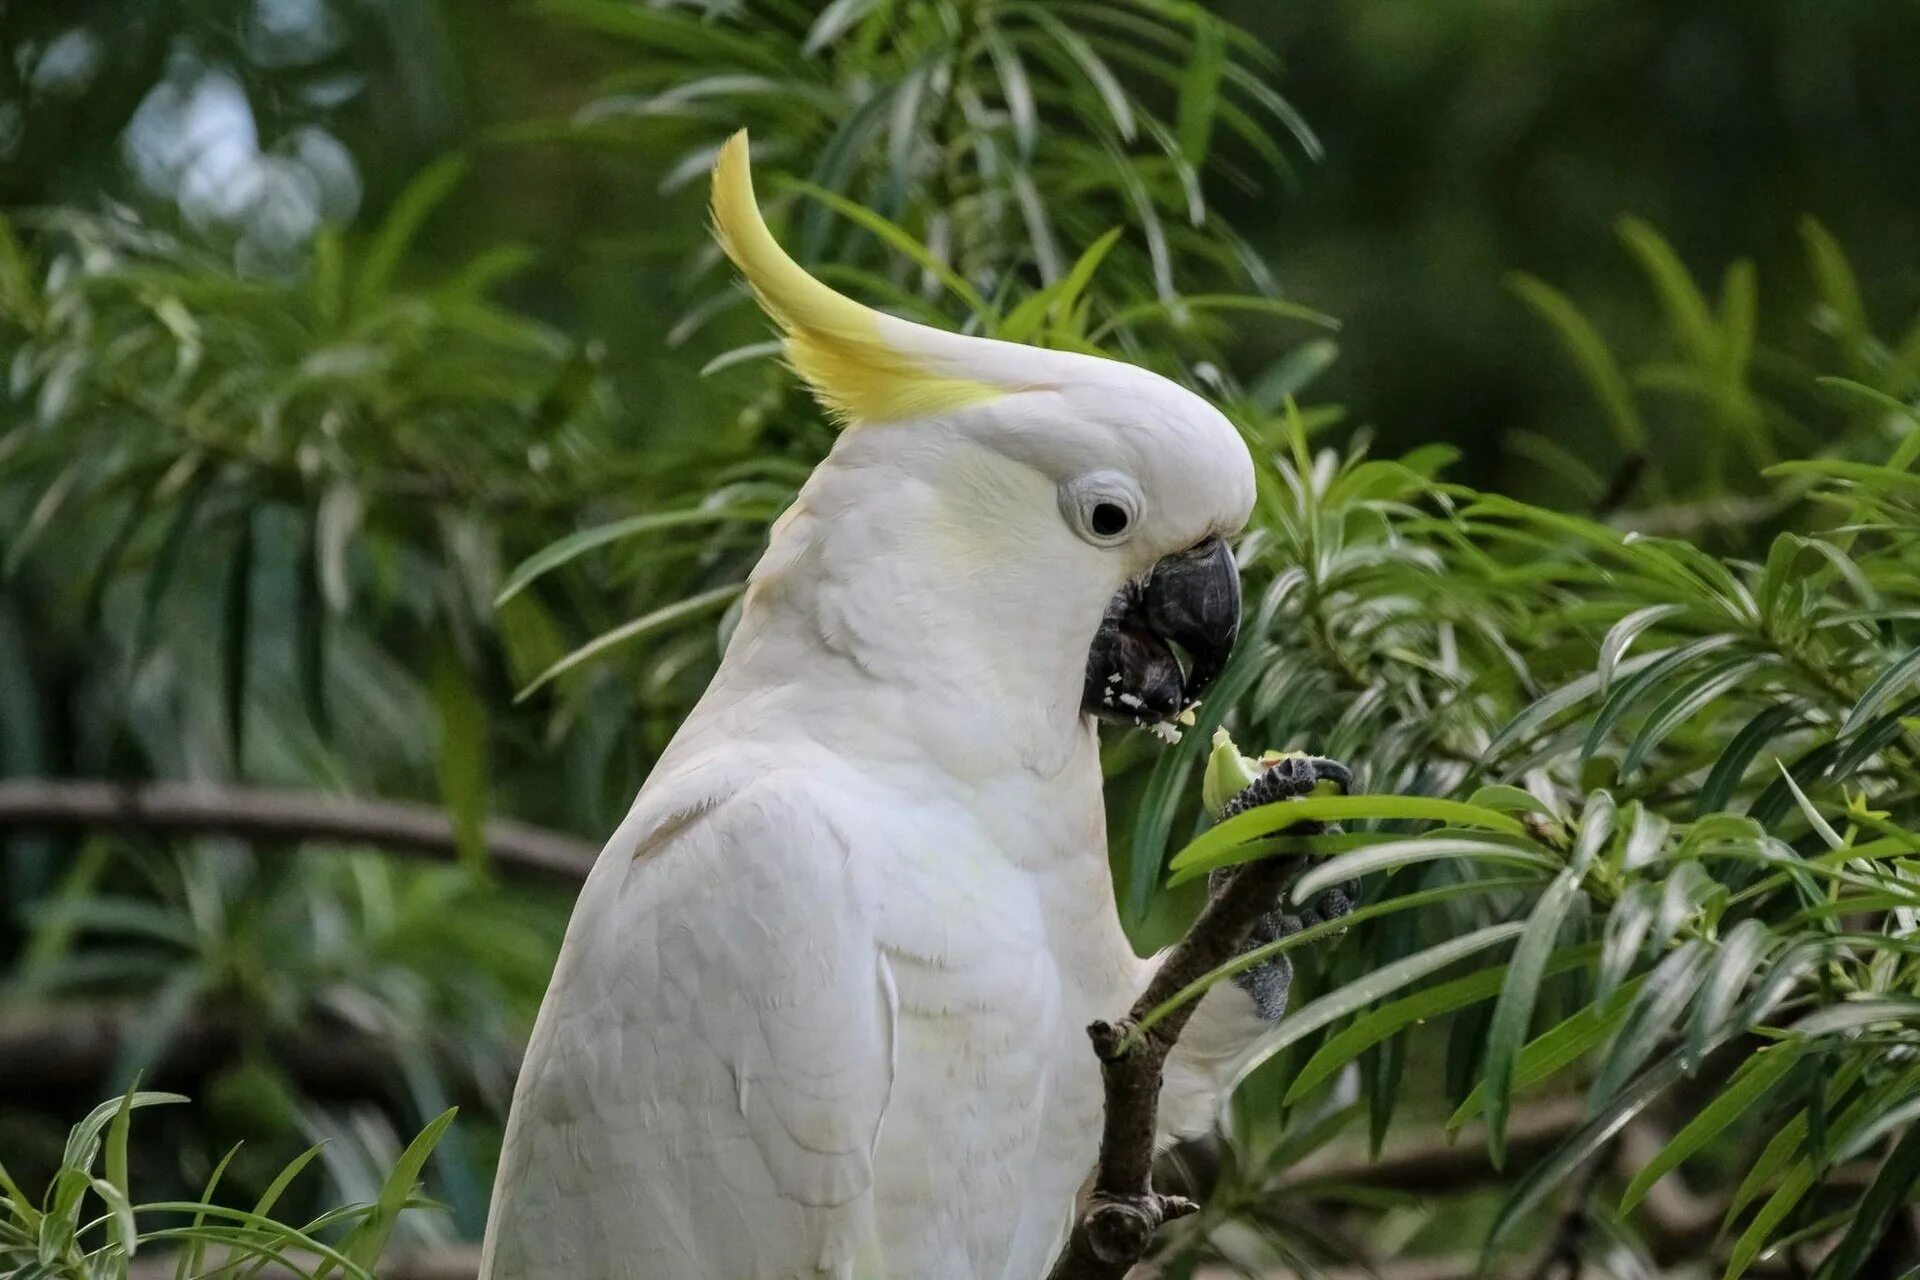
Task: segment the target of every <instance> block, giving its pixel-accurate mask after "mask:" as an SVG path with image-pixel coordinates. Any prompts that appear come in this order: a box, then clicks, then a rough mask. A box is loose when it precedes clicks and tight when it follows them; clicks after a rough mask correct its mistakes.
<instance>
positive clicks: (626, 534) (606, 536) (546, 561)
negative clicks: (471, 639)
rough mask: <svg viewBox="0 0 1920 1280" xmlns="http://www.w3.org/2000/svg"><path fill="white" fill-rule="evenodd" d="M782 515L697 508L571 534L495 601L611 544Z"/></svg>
mask: <svg viewBox="0 0 1920 1280" xmlns="http://www.w3.org/2000/svg"><path fill="white" fill-rule="evenodd" d="M778 514H779V508H778V507H776V506H774V505H773V504H771V503H740V504H729V505H726V506H718V507H694V508H691V509H688V510H683V511H656V512H651V513H649V514H647V515H639V516H629V517H627V518H626V519H624V520H612V521H609V522H607V523H606V524H599V525H595V526H593V527H592V528H591V529H582V530H580V531H579V532H578V533H573V534H569V535H568V536H566V537H564V538H562V539H560V540H559V541H558V542H555V543H551V544H550V545H548V546H546V547H543V548H541V549H540V550H539V551H537V552H535V553H534V554H533V555H530V556H528V557H527V558H526V559H525V560H522V561H521V562H520V563H519V564H518V565H516V566H514V569H513V572H512V573H509V574H508V575H507V581H506V584H505V585H504V586H502V587H501V588H500V594H498V595H496V596H495V597H494V598H493V604H494V607H495V608H496V609H497V608H499V607H500V606H502V605H504V604H506V603H507V601H509V600H511V599H513V598H514V597H515V596H517V595H519V594H520V593H521V592H522V591H525V590H526V589H527V587H528V586H530V585H531V584H532V583H533V582H535V581H536V580H538V579H539V578H541V577H543V576H545V575H546V574H549V573H551V572H553V571H554V570H555V569H558V568H559V567H560V566H561V565H563V564H567V563H569V562H571V561H573V560H576V559H578V558H579V557H581V556H583V555H585V554H586V553H587V552H589V551H592V550H593V549H594V548H596V547H604V546H605V545H607V544H608V543H609V542H618V541H620V540H621V539H623V538H635V537H639V536H640V535H642V534H648V533H660V532H662V531H664V530H667V529H681V528H686V527H689V526H694V525H703V524H739V523H748V524H757V523H759V522H760V521H763V520H771V519H772V518H773V517H774V516H776V515H778Z"/></svg>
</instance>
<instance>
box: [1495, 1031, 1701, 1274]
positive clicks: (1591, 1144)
mask: <svg viewBox="0 0 1920 1280" xmlns="http://www.w3.org/2000/svg"><path fill="white" fill-rule="evenodd" d="M1685 1074H1686V1069H1685V1067H1684V1066H1683V1065H1682V1063H1681V1061H1680V1057H1679V1055H1678V1054H1675V1055H1674V1056H1673V1057H1670V1058H1667V1059H1666V1060H1664V1061H1663V1062H1661V1063H1660V1064H1659V1065H1658V1066H1655V1067H1654V1068H1652V1069H1651V1070H1649V1071H1648V1072H1647V1073H1646V1074H1645V1075H1642V1076H1641V1077H1640V1078H1639V1079H1637V1080H1635V1081H1634V1082H1633V1084H1632V1085H1631V1086H1629V1087H1628V1088H1626V1089H1623V1090H1621V1091H1620V1092H1619V1094H1617V1095H1616V1096H1615V1097H1614V1098H1613V1099H1612V1100H1611V1101H1610V1102H1608V1104H1607V1105H1606V1107H1605V1108H1603V1109H1602V1110H1601V1111H1600V1113H1599V1114H1598V1115H1596V1116H1594V1117H1593V1119H1591V1120H1589V1121H1588V1122H1587V1123H1586V1124H1585V1125H1583V1126H1581V1127H1580V1128H1579V1129H1578V1130H1576V1131H1575V1132H1574V1133H1573V1134H1572V1135H1571V1136H1569V1137H1568V1138H1567V1140H1566V1141H1565V1142H1562V1143H1561V1144H1560V1145H1559V1146H1558V1147H1557V1148H1555V1149H1554V1151H1553V1152H1552V1153H1551V1154H1549V1155H1548V1156H1547V1157H1546V1159H1544V1160H1542V1161H1540V1162H1539V1163H1538V1164H1536V1165H1534V1166H1533V1167H1532V1168H1530V1169H1528V1170H1527V1171H1526V1173H1524V1174H1523V1175H1521V1177H1520V1180H1519V1182H1517V1183H1516V1184H1515V1185H1514V1188H1513V1190H1512V1191H1510V1192H1509V1193H1508V1194H1507V1200H1506V1203H1505V1204H1503V1205H1501V1207H1500V1212H1499V1214H1498V1215H1497V1216H1496V1217H1495V1218H1494V1222H1493V1227H1492V1229H1491V1230H1490V1231H1489V1232H1488V1233H1487V1244H1486V1254H1487V1255H1488V1256H1490V1255H1491V1253H1492V1251H1493V1249H1494V1248H1495V1246H1497V1245H1499V1244H1501V1243H1503V1242H1504V1241H1505V1240H1506V1238H1507V1237H1508V1236H1509V1235H1511V1234H1512V1232H1513V1229H1514V1228H1515V1227H1516V1226H1518V1225H1519V1224H1520V1223H1521V1222H1523V1221H1525V1220H1526V1219H1527V1218H1529V1217H1530V1216H1531V1215H1532V1213H1533V1211H1534V1210H1535V1209H1536V1208H1538V1207H1539V1205H1540V1203H1541V1201H1543V1200H1544V1199H1546V1197H1547V1195H1548V1194H1549V1193H1551V1192H1552V1191H1553V1189H1554V1188H1555V1187H1557V1186H1559V1185H1560V1184H1561V1183H1562V1182H1564V1181H1565V1180H1566V1179H1567V1177H1568V1176H1569V1175H1570V1174H1572V1173H1573V1171H1574V1170H1575V1169H1578V1168H1579V1167H1580V1166H1581V1165H1583V1164H1585V1163H1586V1162H1587V1161H1588V1160H1590V1159H1592V1158H1593V1157H1594V1156H1595V1155H1596V1154H1597V1153H1598V1152H1599V1151H1600V1149H1601V1148H1603V1147H1605V1146H1606V1145H1607V1144H1608V1143H1609V1142H1611V1141H1613V1139H1614V1136H1615V1135H1616V1134H1618V1133H1619V1132H1620V1131H1621V1130H1622V1129H1624V1128H1626V1127H1627V1125H1628V1124H1629V1123H1631V1122H1632V1120H1633V1118H1634V1117H1635V1116H1637V1115H1639V1114H1640V1113H1641V1112H1642V1111H1644V1110H1645V1109H1646V1108H1647V1106H1648V1104H1649V1103H1651V1102H1652V1101H1653V1100H1654V1099H1655V1098H1658V1097H1659V1096H1660V1095H1661V1094H1662V1093H1665V1092H1666V1091H1667V1090H1668V1089H1670V1088H1672V1087H1673V1085H1674V1084H1675V1083H1676V1082H1678V1081H1679V1080H1680V1079H1681V1077H1683V1076H1684V1075H1685Z"/></svg>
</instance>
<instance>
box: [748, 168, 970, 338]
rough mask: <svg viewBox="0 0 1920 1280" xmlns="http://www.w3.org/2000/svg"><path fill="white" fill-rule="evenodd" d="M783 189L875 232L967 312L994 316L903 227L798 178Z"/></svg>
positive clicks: (957, 276)
mask: <svg viewBox="0 0 1920 1280" xmlns="http://www.w3.org/2000/svg"><path fill="white" fill-rule="evenodd" d="M780 186H781V187H782V188H783V189H786V190H792V191H797V192H799V193H800V194H801V195H803V196H806V197H807V198H808V199H810V200H814V201H817V202H818V203H820V204H822V205H824V206H826V207H827V208H829V209H831V210H833V211H834V212H835V213H837V214H839V215H840V216H841V217H843V218H845V219H846V220H847V221H849V222H852V223H855V224H856V225H858V226H860V227H863V228H865V229H866V230H867V231H870V232H872V233H873V235H874V236H875V237H876V238H877V239H879V240H880V241H881V242H882V243H884V244H885V245H887V247H889V248H891V249H892V250H893V251H894V252H896V253H898V254H900V255H901V256H902V257H904V258H907V259H909V260H910V261H912V262H913V263H914V265H916V266H918V267H919V268H920V269H921V270H923V271H925V272H927V273H928V274H929V275H931V276H933V277H934V278H935V279H936V280H938V281H940V283H941V284H943V285H945V286H946V287H947V290H948V291H949V292H950V293H952V294H953V296H954V297H956V298H958V299H959V300H960V301H961V302H963V303H965V304H966V306H967V309H968V310H970V311H972V312H974V313H975V314H977V315H983V316H988V315H992V314H993V313H994V308H992V307H991V306H989V305H987V300H986V299H985V298H983V297H981V296H980V293H979V291H978V290H977V289H975V288H974V287H973V286H972V285H970V284H968V283H967V282H966V280H965V279H964V278H963V277H962V276H961V275H960V274H959V273H958V272H956V271H955V270H954V269H953V268H952V267H951V266H949V265H948V264H946V263H945V262H942V261H941V260H940V259H939V258H936V257H935V256H934V255H933V254H932V253H931V252H929V251H928V249H927V247H926V246H925V245H923V244H921V243H920V241H918V240H917V239H915V238H914V237H913V236H912V235H911V234H909V233H908V232H907V231H905V230H904V229H902V228H901V227H900V226H898V225H897V224H895V223H893V222H890V221H888V220H887V219H885V218H883V217H881V216H880V215H879V214H877V213H875V212H874V211H873V210H871V209H869V208H867V207H866V206H865V205H863V204H859V203H856V202H855V201H852V200H849V199H847V198H846V197H845V196H843V195H841V194H839V193H838V192H836V191H829V190H827V189H826V188H825V187H822V186H816V185H815V184H814V183H811V182H803V181H801V180H800V179H798V178H788V179H785V180H783V181H782V182H781V183H780Z"/></svg>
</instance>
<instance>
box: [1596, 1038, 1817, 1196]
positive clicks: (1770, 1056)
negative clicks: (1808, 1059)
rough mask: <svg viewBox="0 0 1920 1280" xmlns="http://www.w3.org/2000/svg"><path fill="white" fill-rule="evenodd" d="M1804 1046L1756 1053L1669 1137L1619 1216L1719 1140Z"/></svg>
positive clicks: (1630, 1188)
mask: <svg viewBox="0 0 1920 1280" xmlns="http://www.w3.org/2000/svg"><path fill="white" fill-rule="evenodd" d="M1803 1052H1804V1046H1803V1045H1802V1044H1801V1042H1799V1041H1797V1040H1787V1041H1782V1042H1781V1043H1779V1044H1776V1045H1772V1046H1770V1047H1768V1048H1765V1049H1762V1050H1760V1051H1759V1052H1758V1053H1756V1054H1754V1055H1753V1056H1752V1057H1751V1058H1748V1059H1747V1060H1746V1061H1745V1062H1743V1063H1741V1064H1740V1069H1739V1070H1738V1071H1735V1072H1734V1073H1733V1079H1732V1080H1730V1081H1728V1083H1727V1087H1726V1088H1725V1089H1723V1090H1721V1092H1720V1094H1719V1095H1718V1096H1717V1097H1715V1098H1714V1100H1713V1101H1712V1102H1710V1103H1708V1104H1707V1105H1706V1106H1705V1107H1703V1108H1702V1109H1701V1110H1700V1111H1699V1113H1698V1114H1696V1115H1695V1116H1694V1117H1693V1119H1691V1120H1689V1121H1688V1122H1687V1123H1686V1124H1685V1125H1683V1126H1682V1127H1681V1129H1680V1132H1678V1133H1676V1134H1674V1135H1673V1137H1672V1138H1671V1139H1670V1140H1669V1141H1668V1142H1667V1144H1666V1145H1665V1146H1664V1147H1662V1148H1660V1151H1659V1153H1658V1154H1656V1155H1655V1156H1654V1157H1653V1159H1651V1160H1649V1161H1648V1162H1647V1163H1646V1165H1645V1166H1644V1167H1643V1168H1642V1169H1641V1170H1640V1172H1639V1173H1637V1174H1635V1175H1634V1178H1633V1181H1632V1182H1630V1183H1628V1184H1627V1189H1626V1191H1625V1192H1624V1193H1623V1194H1622V1195H1621V1197H1620V1212H1621V1213H1627V1212H1630V1211H1631V1210H1632V1209H1633V1207H1634V1206H1635V1205H1637V1204H1639V1203H1640V1201H1641V1200H1642V1199H1643V1198H1644V1197H1645V1196H1646V1194H1647V1192H1648V1191H1650V1190H1652V1188H1653V1184H1654V1183H1656V1182H1658V1181H1660V1179H1662V1178H1664V1177H1666V1176H1667V1174H1669V1173H1671V1172H1673V1170H1675V1169H1677V1168H1679V1167H1680V1165H1681V1164H1682V1163H1684V1162H1685V1161H1686V1160H1687V1159H1689V1158H1690V1157H1692V1156H1693V1155H1694V1154H1695V1153H1696V1152H1698V1151H1700V1150H1701V1149H1702V1148H1704V1147H1705V1146H1706V1145H1707V1144H1708V1143H1709V1142H1712V1141H1713V1140H1714V1139H1715V1138H1717V1137H1719V1136H1720V1133H1721V1131H1722V1130H1724V1129H1725V1128H1726V1127H1727V1126H1728V1125H1730V1124H1732V1123H1733V1122H1734V1121H1735V1120H1738V1119H1739V1118H1740V1117H1741V1116H1742V1115H1745V1114H1746V1112H1747V1111H1748V1110H1749V1109H1750V1108H1751V1107H1753V1106H1754V1104H1756V1103H1757V1102H1759V1101H1760V1099H1761V1098H1763V1097H1765V1096H1766V1094H1767V1091H1768V1090H1770V1089H1772V1088H1773V1086H1774V1085H1776V1084H1778V1083H1780V1081H1781V1080H1782V1079H1783V1078H1784V1077H1785V1076H1786V1074H1787V1072H1789V1071H1791V1070H1792V1069H1793V1067H1794V1064H1795V1063H1797V1062H1799V1061H1800V1058H1801V1055H1802V1053H1803Z"/></svg>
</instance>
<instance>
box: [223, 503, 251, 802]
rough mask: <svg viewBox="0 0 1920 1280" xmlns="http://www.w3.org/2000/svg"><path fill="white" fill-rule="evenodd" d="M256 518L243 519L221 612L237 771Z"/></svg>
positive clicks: (242, 753)
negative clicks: (224, 602)
mask: <svg viewBox="0 0 1920 1280" xmlns="http://www.w3.org/2000/svg"><path fill="white" fill-rule="evenodd" d="M253 525H254V521H253V518H252V517H251V516H242V517H241V518H240V535H239V538H238V540H237V541H236V542H235V543H234V547H233V559H232V560H231V561H230V562H229V563H228V568H227V594H226V604H225V608H224V610H223V612H222V619H223V621H224V623H225V638H224V641H223V643H222V645H221V674H222V688H223V690H224V693H225V705H226V713H227V750H228V752H229V753H230V755H231V757H232V761H233V768H234V771H235V772H236V773H244V772H245V770H246V765H245V759H246V728H247V662H248V658H249V656H250V653H251V650H252V635H253V559H254V528H253Z"/></svg>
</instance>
